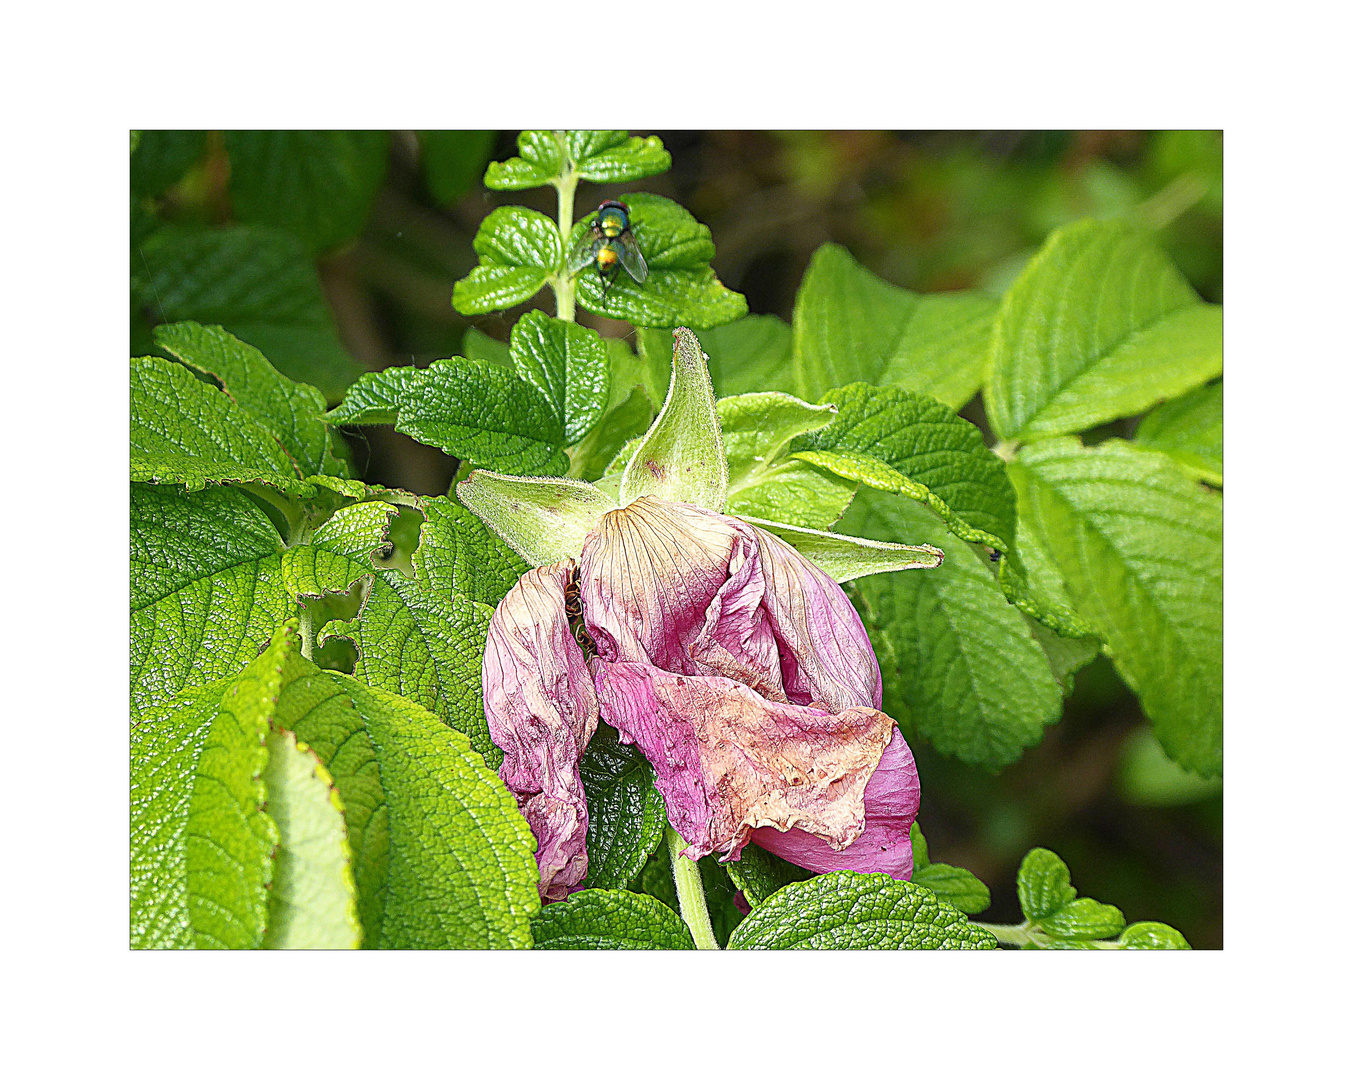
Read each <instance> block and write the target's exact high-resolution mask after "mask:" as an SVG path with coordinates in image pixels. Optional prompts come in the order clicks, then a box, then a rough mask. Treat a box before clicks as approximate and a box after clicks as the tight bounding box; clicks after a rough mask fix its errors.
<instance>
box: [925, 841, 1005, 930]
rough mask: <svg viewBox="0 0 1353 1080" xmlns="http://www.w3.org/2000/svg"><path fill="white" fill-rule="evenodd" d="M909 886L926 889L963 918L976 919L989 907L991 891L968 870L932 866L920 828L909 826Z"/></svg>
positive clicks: (941, 864) (942, 865) (939, 864)
mask: <svg viewBox="0 0 1353 1080" xmlns="http://www.w3.org/2000/svg"><path fill="white" fill-rule="evenodd" d="M911 853H912V871H911V881H912V884H913V885H920V886H923V887H924V888H927V889H929V890H930V891H931V892H933V893H934V894H935V895H936V896H938V897H939V898H940V899H941V900H944V901H947V902H948V903H950V904H952V905H953V906H954V907H956V908H958V910H959V911H961V912H963V914H965V915H979V914H981V913H982V912H983V911H986V909H987V908H989V907H990V906H991V890H990V889H988V888H987V887H986V885H984V884H983V883H982V881H981V880H980V879H979V878H978V877H977V875H976V874H974V873H973V872H972V871H971V870H964V869H963V868H962V867H960V866H950V865H948V864H947V863H932V862H931V861H930V849H929V846H928V845H927V844H926V841H925V837H924V836H922V835H921V827H920V826H919V825H917V824H916V822H914V821H913V822H912V823H911Z"/></svg>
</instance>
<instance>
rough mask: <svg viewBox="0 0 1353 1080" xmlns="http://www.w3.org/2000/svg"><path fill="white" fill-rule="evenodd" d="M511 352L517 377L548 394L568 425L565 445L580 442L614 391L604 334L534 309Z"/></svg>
mask: <svg viewBox="0 0 1353 1080" xmlns="http://www.w3.org/2000/svg"><path fill="white" fill-rule="evenodd" d="M510 348H511V356H512V362H513V364H514V365H515V367H516V370H517V374H518V375H519V376H521V377H522V378H523V379H525V380H526V381H527V382H529V383H530V384H531V385H532V386H534V387H535V388H536V389H537V390H539V391H540V392H541V393H542V394H544V395H545V398H546V400H547V401H549V403H550V405H551V406H552V408H553V410H554V415H555V416H556V417H557V418H558V420H559V423H560V424H562V425H563V429H564V442H565V443H567V444H569V445H572V444H573V443H576V442H578V440H580V439H581V438H582V437H583V436H584V435H586V434H587V432H588V431H590V430H591V428H592V426H593V425H594V424H595V423H596V422H597V420H598V419H599V418H600V417H601V413H602V410H603V409H605V407H606V402H607V394H608V391H609V389H610V367H609V360H608V357H607V354H606V346H605V345H604V344H603V343H602V340H601V335H599V334H598V333H597V332H596V331H595V330H589V329H588V328H587V327H585V326H579V325H578V324H577V323H568V322H563V321H561V320H559V319H552V318H550V317H549V316H548V315H546V314H544V313H543V312H540V311H528V312H526V313H525V314H524V315H522V317H521V318H520V319H518V320H517V324H516V325H515V326H514V327H513V328H512V339H511V346H510Z"/></svg>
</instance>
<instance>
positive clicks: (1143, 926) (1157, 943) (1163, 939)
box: [1118, 922, 1189, 949]
mask: <svg viewBox="0 0 1353 1080" xmlns="http://www.w3.org/2000/svg"><path fill="white" fill-rule="evenodd" d="M1118 943H1119V944H1120V945H1121V946H1122V947H1123V948H1124V949H1187V948H1189V943H1188V942H1187V941H1186V940H1184V935H1183V934H1181V933H1180V932H1179V931H1178V930H1176V929H1175V928H1174V927H1173V926H1166V925H1165V924H1164V923H1158V922H1135V923H1133V924H1132V925H1131V926H1129V927H1128V928H1127V929H1126V930H1124V931H1123V936H1122V937H1120V938H1119V939H1118Z"/></svg>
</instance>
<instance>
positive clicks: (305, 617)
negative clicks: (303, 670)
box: [301, 604, 315, 660]
mask: <svg viewBox="0 0 1353 1080" xmlns="http://www.w3.org/2000/svg"><path fill="white" fill-rule="evenodd" d="M301 655H302V656H304V657H305V658H306V659H307V660H313V659H314V658H315V617H314V616H313V615H311V614H310V609H309V608H308V607H306V606H305V605H304V604H302V605H301Z"/></svg>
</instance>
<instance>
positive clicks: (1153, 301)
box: [985, 220, 1222, 440]
mask: <svg viewBox="0 0 1353 1080" xmlns="http://www.w3.org/2000/svg"><path fill="white" fill-rule="evenodd" d="M1221 368H1222V313H1221V308H1220V307H1218V306H1216V305H1213V304H1204V303H1202V302H1201V301H1200V300H1199V299H1198V296H1197V294H1196V293H1195V292H1194V291H1193V288H1192V286H1190V285H1189V283H1188V282H1187V281H1186V280H1185V279H1184V276H1183V275H1182V274H1180V273H1179V271H1178V270H1176V269H1175V267H1174V265H1173V264H1172V263H1171V262H1170V260H1169V259H1168V257H1166V255H1165V254H1164V253H1163V252H1161V251H1160V249H1159V248H1157V247H1156V246H1155V243H1154V241H1153V240H1152V239H1151V236H1150V235H1149V234H1147V233H1145V232H1140V231H1138V230H1136V229H1134V228H1133V227H1131V226H1129V225H1127V224H1125V223H1123V222H1115V221H1096V220H1088V221H1080V222H1077V223H1075V224H1074V225H1068V226H1066V227H1065V228H1062V229H1059V230H1058V231H1057V232H1055V233H1053V234H1052V236H1050V237H1049V238H1048V240H1047V242H1046V243H1045V244H1044V245H1043V248H1042V250H1041V251H1040V252H1039V253H1038V254H1037V255H1036V256H1034V258H1033V259H1032V260H1031V261H1030V262H1029V265H1028V266H1027V267H1025V269H1024V272H1023V273H1021V274H1020V276H1019V279H1018V280H1017V281H1016V282H1015V284H1014V285H1013V286H1011V288H1010V290H1009V291H1008V292H1007V293H1006V294H1005V297H1004V299H1003V300H1002V301H1001V307H1000V311H999V313H998V314H997V317H996V325H995V329H994V331H993V336H992V368H991V378H990V382H989V384H988V386H987V393H986V395H985V400H986V407H987V414H988V416H989V417H990V420H991V426H992V428H993V429H994V430H995V431H996V433H997V434H998V435H999V436H1000V437H1001V438H1003V439H1021V440H1028V439H1034V438H1043V437H1046V436H1049V435H1062V434H1066V433H1068V432H1074V431H1083V430H1085V429H1086V428H1090V427H1093V426H1095V425H1096V424H1102V423H1104V422H1105V421H1106V420H1112V419H1114V418H1115V417H1119V416H1131V415H1133V414H1134V413H1139V412H1142V411H1143V410H1145V409H1147V408H1149V407H1150V406H1152V405H1154V404H1155V403H1156V402H1158V401H1163V400H1168V399H1169V398H1172V397H1175V396H1177V395H1179V394H1182V393H1183V392H1184V391H1186V390H1191V389H1193V388H1194V387H1195V386H1199V385H1201V384H1202V383H1205V382H1207V381H1208V380H1209V379H1212V378H1215V377H1216V376H1217V375H1219V374H1220V373H1221Z"/></svg>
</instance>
